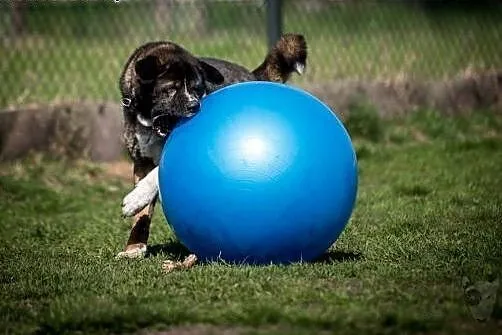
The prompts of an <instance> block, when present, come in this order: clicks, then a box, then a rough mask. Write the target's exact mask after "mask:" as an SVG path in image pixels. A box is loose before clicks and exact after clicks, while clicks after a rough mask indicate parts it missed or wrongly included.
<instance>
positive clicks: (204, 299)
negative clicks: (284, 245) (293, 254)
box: [0, 111, 502, 334]
mask: <svg viewBox="0 0 502 335" xmlns="http://www.w3.org/2000/svg"><path fill="white" fill-rule="evenodd" d="M357 113H359V112H358V111H356V112H355V113H354V114H353V115H357ZM366 113H367V114H368V111H366ZM360 115H363V114H361V113H360ZM368 120H369V119H368V117H367V116H366V117H354V116H353V117H351V118H349V119H348V120H347V121H346V122H347V126H348V128H349V130H350V132H351V134H352V136H353V138H354V143H355V146H356V149H357V153H358V157H359V169H360V184H359V193H358V199H357V204H356V207H355V210H354V213H353V216H352V218H351V220H350V222H349V224H348V226H347V227H346V229H345V231H344V232H343V233H342V235H341V237H340V238H339V240H338V241H337V242H336V244H335V245H334V246H333V247H332V248H331V249H330V251H329V252H328V253H327V254H326V255H325V256H324V257H323V258H322V259H321V260H319V261H318V262H315V263H310V264H291V265H282V266H278V265H270V266H246V265H232V264H224V263H212V264H206V265H198V266H196V267H194V268H192V269H190V270H186V271H179V272H174V273H170V274H166V273H163V272H162V270H161V264H162V261H163V260H165V259H168V258H170V259H175V258H180V257H183V255H184V252H185V251H184V250H183V248H182V247H181V246H180V245H179V243H178V242H176V239H175V237H174V236H173V235H172V233H171V231H170V229H169V228H168V225H167V224H166V223H165V221H164V219H163V217H162V215H161V212H160V210H158V211H157V213H156V215H155V218H154V225H153V227H152V234H151V244H150V249H149V250H150V253H149V256H148V257H147V258H145V259H143V260H117V259H115V255H116V254H117V252H119V251H120V250H121V248H122V247H123V245H124V243H125V240H126V238H127V235H128V229H129V225H130V223H129V221H128V220H126V219H122V218H121V217H120V206H119V204H120V201H121V198H122V196H123V195H124V194H125V193H126V192H127V190H128V189H129V187H130V185H129V180H128V179H129V178H127V177H126V178H123V177H120V176H117V175H116V174H113V173H112V170H113V169H111V167H110V165H105V164H93V163H89V162H82V161H79V162H69V161H61V160H59V161H55V160H51V159H50V158H48V157H43V156H39V155H34V156H31V157H29V158H27V159H25V160H23V161H19V162H13V163H4V164H3V165H1V166H0V212H1V213H2V223H1V225H0V236H2V240H3V242H2V244H1V245H0V264H1V266H0V283H1V287H2V289H1V290H0V330H1V332H2V333H6V334H7V333H9V334H26V333H35V334H45V333H80V334H91V333H136V332H141V333H142V334H151V333H155V332H157V331H161V330H167V329H172V332H171V333H168V334H176V333H177V332H176V331H179V332H181V331H184V333H182V334H207V333H210V332H212V333H214V334H318V333H320V334H329V333H340V334H342V333H343V334H366V333H371V334H405V333H408V334H411V333H417V334H424V333H427V334H450V333H451V334H480V333H486V334H496V333H500V334H502V328H501V326H500V323H501V319H502V304H500V301H501V300H502V299H501V294H500V292H499V304H498V305H496V306H495V308H494V309H493V313H492V318H491V319H490V320H488V321H485V322H478V321H476V320H475V319H474V317H473V314H472V313H471V311H470V309H469V306H468V304H467V303H466V300H465V298H464V290H463V287H462V279H463V278H464V277H468V278H469V279H470V280H471V281H487V280H492V279H493V278H497V277H498V278H500V279H502V276H501V275H502V247H501V242H500V241H501V240H502V208H501V204H502V193H501V192H500V190H502V175H501V173H500V171H501V170H500V167H501V166H502V155H500V151H501V150H502V137H501V136H502V117H501V116H497V115H494V114H490V113H487V112H476V113H473V114H472V115H470V116H467V117H457V118H445V117H440V116H438V114H436V113H434V112H430V111H429V112H425V111H423V112H417V113H416V114H414V115H412V116H409V117H406V118H402V119H395V120H392V121H388V120H378V119H371V120H370V121H371V122H370V121H368ZM369 125H371V126H369ZM499 290H500V289H499ZM490 311H491V310H490ZM489 314H490V313H488V315H489ZM497 324H498V325H497Z"/></svg>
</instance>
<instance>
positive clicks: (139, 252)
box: [116, 244, 146, 258]
mask: <svg viewBox="0 0 502 335" xmlns="http://www.w3.org/2000/svg"><path fill="white" fill-rule="evenodd" d="M145 254H146V244H140V245H137V246H134V247H133V248H130V249H127V250H125V251H121V252H119V253H118V254H117V257H116V258H143V257H145Z"/></svg>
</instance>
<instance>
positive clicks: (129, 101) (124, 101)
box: [120, 98, 132, 107]
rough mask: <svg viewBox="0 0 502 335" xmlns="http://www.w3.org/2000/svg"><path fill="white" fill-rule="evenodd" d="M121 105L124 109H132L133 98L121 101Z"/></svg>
mask: <svg viewBox="0 0 502 335" xmlns="http://www.w3.org/2000/svg"><path fill="white" fill-rule="evenodd" d="M120 103H121V105H122V107H130V106H131V103H132V99H131V98H122V100H120Z"/></svg>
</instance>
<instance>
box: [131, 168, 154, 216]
mask: <svg viewBox="0 0 502 335" xmlns="http://www.w3.org/2000/svg"><path fill="white" fill-rule="evenodd" d="M158 175H159V167H156V168H155V169H153V170H152V171H150V172H149V173H148V174H147V175H146V176H145V178H143V179H141V180H140V181H139V182H138V183H137V184H136V187H135V188H134V189H133V190H132V191H131V192H129V194H127V195H126V196H125V197H124V200H123V201H122V214H124V216H133V215H134V214H136V213H138V212H139V211H141V210H142V209H143V208H145V207H146V206H147V205H148V204H149V203H151V202H152V201H153V200H154V199H155V197H156V196H157V193H158V191H159V177H158Z"/></svg>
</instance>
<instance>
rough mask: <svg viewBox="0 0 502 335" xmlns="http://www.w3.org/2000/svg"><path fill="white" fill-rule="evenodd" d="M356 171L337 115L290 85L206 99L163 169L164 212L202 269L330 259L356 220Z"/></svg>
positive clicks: (245, 87)
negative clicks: (204, 264)
mask: <svg viewBox="0 0 502 335" xmlns="http://www.w3.org/2000/svg"><path fill="white" fill-rule="evenodd" d="M357 180H358V178H357V161H356V155H355V152H354V149H353V146H352V142H351V140H350V137H349V135H348V133H347V131H346V130H345V128H344V126H343V124H342V123H341V122H340V120H339V119H338V118H337V117H336V115H335V114H334V113H333V112H332V111H331V110H330V109H329V108H328V107H327V106H326V105H325V104H324V103H322V102H321V101H320V100H319V99H317V98H315V97H314V96H312V95H311V94H309V93H307V92H305V91H303V90H300V89H298V88H293V87H291V86H287V85H284V84H277V83H270V82H246V83H238V84H233V85H230V86H227V87H225V88H223V89H220V90H218V91H216V92H213V93H211V94H209V95H208V96H206V97H205V98H204V99H203V100H202V102H201V107H200V112H199V113H198V114H196V115H195V116H194V117H192V118H191V119H189V120H187V121H185V122H182V123H180V124H178V125H177V126H176V127H175V129H174V130H173V132H172V133H171V135H170V136H169V138H168V140H167V141H166V144H165V146H164V148H163V152H162V157H161V161H160V167H159V188H160V198H161V203H162V208H163V211H164V214H165V216H166V219H167V221H168V223H169V225H170V226H171V227H172V229H173V230H174V233H175V235H176V236H177V238H178V239H179V240H180V241H181V242H182V243H183V244H184V245H185V246H186V247H187V248H188V249H189V250H190V251H191V252H193V253H195V254H196V255H197V256H198V257H199V259H202V260H206V261H210V260H219V259H223V260H225V261H228V262H236V263H254V264H264V263H289V262H298V261H311V260H314V259H315V258H317V257H319V256H321V255H322V254H323V253H324V252H325V251H326V250H327V249H328V248H329V247H330V246H331V245H332V244H333V242H334V241H335V240H336V239H337V238H338V236H339V235H340V233H341V232H342V231H343V229H344V227H345V226H346V224H347V221H348V220H349V218H350V216H351V213H352V210H353V207H354V202H355V198H356V193H357Z"/></svg>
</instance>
